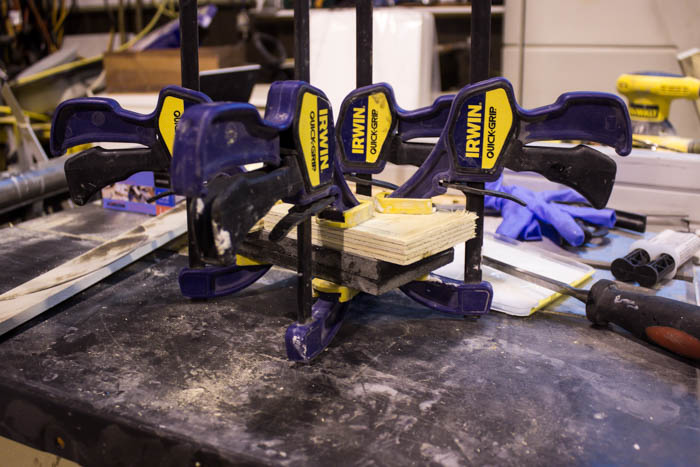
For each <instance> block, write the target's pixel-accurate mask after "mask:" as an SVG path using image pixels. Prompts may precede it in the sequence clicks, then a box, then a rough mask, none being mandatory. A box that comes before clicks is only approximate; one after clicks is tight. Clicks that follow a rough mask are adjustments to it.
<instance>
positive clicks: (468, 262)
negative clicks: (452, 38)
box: [464, 0, 491, 282]
mask: <svg viewBox="0 0 700 467" xmlns="http://www.w3.org/2000/svg"><path fill="white" fill-rule="evenodd" d="M470 34H471V50H470V57H469V81H470V83H476V82H478V81H483V80H485V79H487V78H488V77H489V54H490V53H491V50H490V48H491V0H472V14H471V33H470ZM469 186H470V187H471V188H477V189H480V190H483V189H484V184H483V183H476V182H474V183H469ZM465 195H466V197H467V206H466V208H467V210H468V211H472V212H474V213H475V214H476V216H477V217H476V232H475V234H476V235H475V237H474V238H473V239H471V240H469V241H468V242H466V243H465V244H464V281H465V282H481V278H482V274H481V247H482V244H483V240H484V197H483V196H479V195H474V194H466V193H465Z"/></svg>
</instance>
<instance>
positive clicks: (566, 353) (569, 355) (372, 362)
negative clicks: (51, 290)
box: [0, 252, 700, 466]
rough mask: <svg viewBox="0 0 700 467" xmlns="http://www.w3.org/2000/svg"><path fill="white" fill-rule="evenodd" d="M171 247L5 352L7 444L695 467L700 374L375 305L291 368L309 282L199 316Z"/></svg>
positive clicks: (191, 454) (570, 334) (129, 456)
mask: <svg viewBox="0 0 700 467" xmlns="http://www.w3.org/2000/svg"><path fill="white" fill-rule="evenodd" d="M185 264H186V258H184V257H182V256H177V255H176V254H173V253H167V252H158V253H157V254H156V255H155V256H154V255H151V256H149V257H147V258H146V259H142V260H140V261H139V262H137V263H135V264H133V265H131V266H129V267H128V268H126V269H124V270H122V271H120V272H118V273H116V274H115V275H113V276H111V277H109V278H108V279H106V280H105V281H104V282H102V283H100V284H98V285H96V286H93V287H92V288H90V289H88V290H87V291H85V292H83V293H81V294H80V295H78V296H76V297H74V298H72V299H71V300H69V301H67V302H65V303H64V304H62V305H59V306H58V307H56V308H55V309H54V310H52V311H50V312H48V313H46V314H45V315H44V316H42V317H41V318H40V319H39V320H35V321H31V322H29V323H27V324H25V325H24V326H23V327H21V328H19V329H17V330H15V331H13V332H12V333H10V334H8V335H6V336H5V337H3V338H2V339H0V435H2V436H6V437H9V438H11V439H14V440H17V441H20V442H23V443H25V444H29V445H31V446H34V447H38V448H40V449H43V450H48V451H51V452H55V453H57V454H60V455H63V456H65V457H68V458H70V459H73V460H76V461H78V462H81V463H84V464H89V465H136V464H144V465H169V464H174V465H194V464H195V462H196V461H199V462H200V463H201V465H206V466H211V465H220V464H229V463H235V462H241V461H248V462H250V463H264V464H270V463H275V464H292V465H338V464H341V465H367V464H375V465H426V464H430V465H459V464H464V463H474V464H498V465H504V464H505V465H507V464H511V465H523V464H538V465H567V464H571V463H586V464H647V465H658V464H664V465H669V464H675V465H684V464H685V465H690V464H695V463H696V462H697V459H698V446H699V445H700V444H699V443H700V409H699V406H698V404H699V402H698V395H699V394H698V393H699V391H700V383H699V376H698V375H699V373H698V370H697V368H696V367H695V366H692V365H690V364H688V363H687V362H686V361H683V360H679V359H675V358H673V357H671V356H669V355H668V354H666V353H664V352H663V351H660V350H656V349H653V348H650V347H648V346H646V345H644V344H641V343H639V342H637V341H633V340H631V339H630V338H628V337H626V336H624V335H622V334H618V333H615V332H612V331H607V330H600V329H594V328H592V327H591V326H589V324H588V323H587V322H586V321H585V320H584V319H582V318H581V317H576V316H567V315H560V314H547V313H537V314H535V315H533V316H532V317H530V318H525V319H523V318H512V317H508V316H505V315H500V314H496V313H493V314H490V315H487V316H485V317H483V318H481V319H478V320H471V319H461V318H459V319H457V318H450V317H446V316H444V315H440V314H437V313H432V312H430V311H428V310H426V309H425V308H423V307H421V306H419V305H417V304H414V303H413V302H412V301H410V300H409V299H408V298H406V297H404V296H403V295H401V294H400V293H398V292H391V293H389V294H386V295H384V296H381V297H379V298H373V297H370V296H360V297H358V298H357V299H356V300H354V301H353V303H352V305H351V312H350V315H349V317H348V319H347V321H346V323H345V324H344V325H343V327H342V329H341V330H340V332H339V334H338V335H337V337H336V338H335V340H334V342H333V344H332V345H331V347H330V348H329V349H328V350H327V351H326V352H324V353H323V354H322V355H321V356H320V357H319V358H318V359H317V360H315V361H314V362H313V363H312V364H309V365H303V364H292V363H289V362H287V361H286V360H285V358H284V343H283V336H284V332H285V329H286V328H287V326H288V325H289V324H291V323H292V321H293V319H294V318H293V317H294V311H295V296H296V295H295V291H294V284H295V282H294V280H293V278H292V275H291V274H290V273H287V272H284V271H279V270H274V269H273V270H272V271H271V272H270V273H268V275H267V276H265V277H264V278H263V280H262V281H260V283H257V284H255V285H253V286H252V287H250V288H249V289H247V290H246V291H244V292H242V293H239V294H238V295H236V296H235V297H228V298H220V299H215V300H211V301H207V302H191V301H188V300H186V299H184V298H182V297H181V296H180V294H179V291H178V287H177V282H176V276H177V271H178V269H179V268H180V267H182V266H184V265H185Z"/></svg>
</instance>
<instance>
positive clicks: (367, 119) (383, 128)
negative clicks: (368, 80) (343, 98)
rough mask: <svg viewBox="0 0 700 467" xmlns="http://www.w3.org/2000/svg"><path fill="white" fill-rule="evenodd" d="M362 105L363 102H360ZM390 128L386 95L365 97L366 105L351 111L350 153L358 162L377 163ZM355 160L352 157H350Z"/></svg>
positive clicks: (381, 93) (389, 112) (375, 94)
mask: <svg viewBox="0 0 700 467" xmlns="http://www.w3.org/2000/svg"><path fill="white" fill-rule="evenodd" d="M360 104H363V102H360ZM390 128H391V109H390V108H389V102H388V101H387V98H386V95H385V94H384V93H383V92H375V93H372V94H370V95H369V96H368V97H367V105H366V107H365V106H364V105H359V106H357V107H354V108H353V109H352V151H351V153H352V154H353V155H354V154H357V155H360V156H361V158H360V161H362V160H363V159H364V161H365V162H368V163H374V162H377V159H378V158H379V154H380V153H381V151H382V147H383V146H384V141H385V140H386V137H387V135H388V134H389V129H390ZM350 159H351V160H355V158H354V157H350Z"/></svg>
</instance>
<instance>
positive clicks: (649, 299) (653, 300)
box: [586, 280, 700, 360]
mask: <svg viewBox="0 0 700 467" xmlns="http://www.w3.org/2000/svg"><path fill="white" fill-rule="evenodd" d="M586 316H587V317H588V319H589V320H591V321H592V322H593V323H595V324H600V325H604V324H607V323H614V324H616V325H618V326H620V327H622V328H624V329H626V330H628V331H629V332H631V333H632V334H634V335H636V336H637V337H640V338H644V339H648V340H650V341H652V342H654V343H655V344H657V345H659V346H661V347H664V348H665V349H667V350H670V351H671V352H674V353H677V354H679V355H683V356H684V357H688V358H692V359H695V360H700V307H698V306H695V305H691V304H689V303H684V302H679V301H677V300H671V299H669V298H664V297H658V296H655V295H648V294H646V293H642V292H636V291H632V290H627V289H626V288H625V289H623V288H621V287H619V286H618V284H616V283H615V282H613V281H609V280H600V281H598V282H596V283H595V284H594V285H593V287H591V290H590V291H589V294H588V301H587V303H586Z"/></svg>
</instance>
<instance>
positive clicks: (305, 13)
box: [294, 0, 313, 323]
mask: <svg viewBox="0 0 700 467" xmlns="http://www.w3.org/2000/svg"><path fill="white" fill-rule="evenodd" d="M309 47H310V45H309V0H294V78H295V79H297V80H300V81H306V82H307V83H308V82H310V81H311V72H310V69H309V68H310V66H309ZM311 279H312V264H311V219H306V220H305V221H303V222H302V223H300V224H299V225H298V226H297V321H298V322H299V323H305V322H306V321H307V320H308V319H309V318H311V306H312V303H311V302H312V300H313V293H312V290H311Z"/></svg>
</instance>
